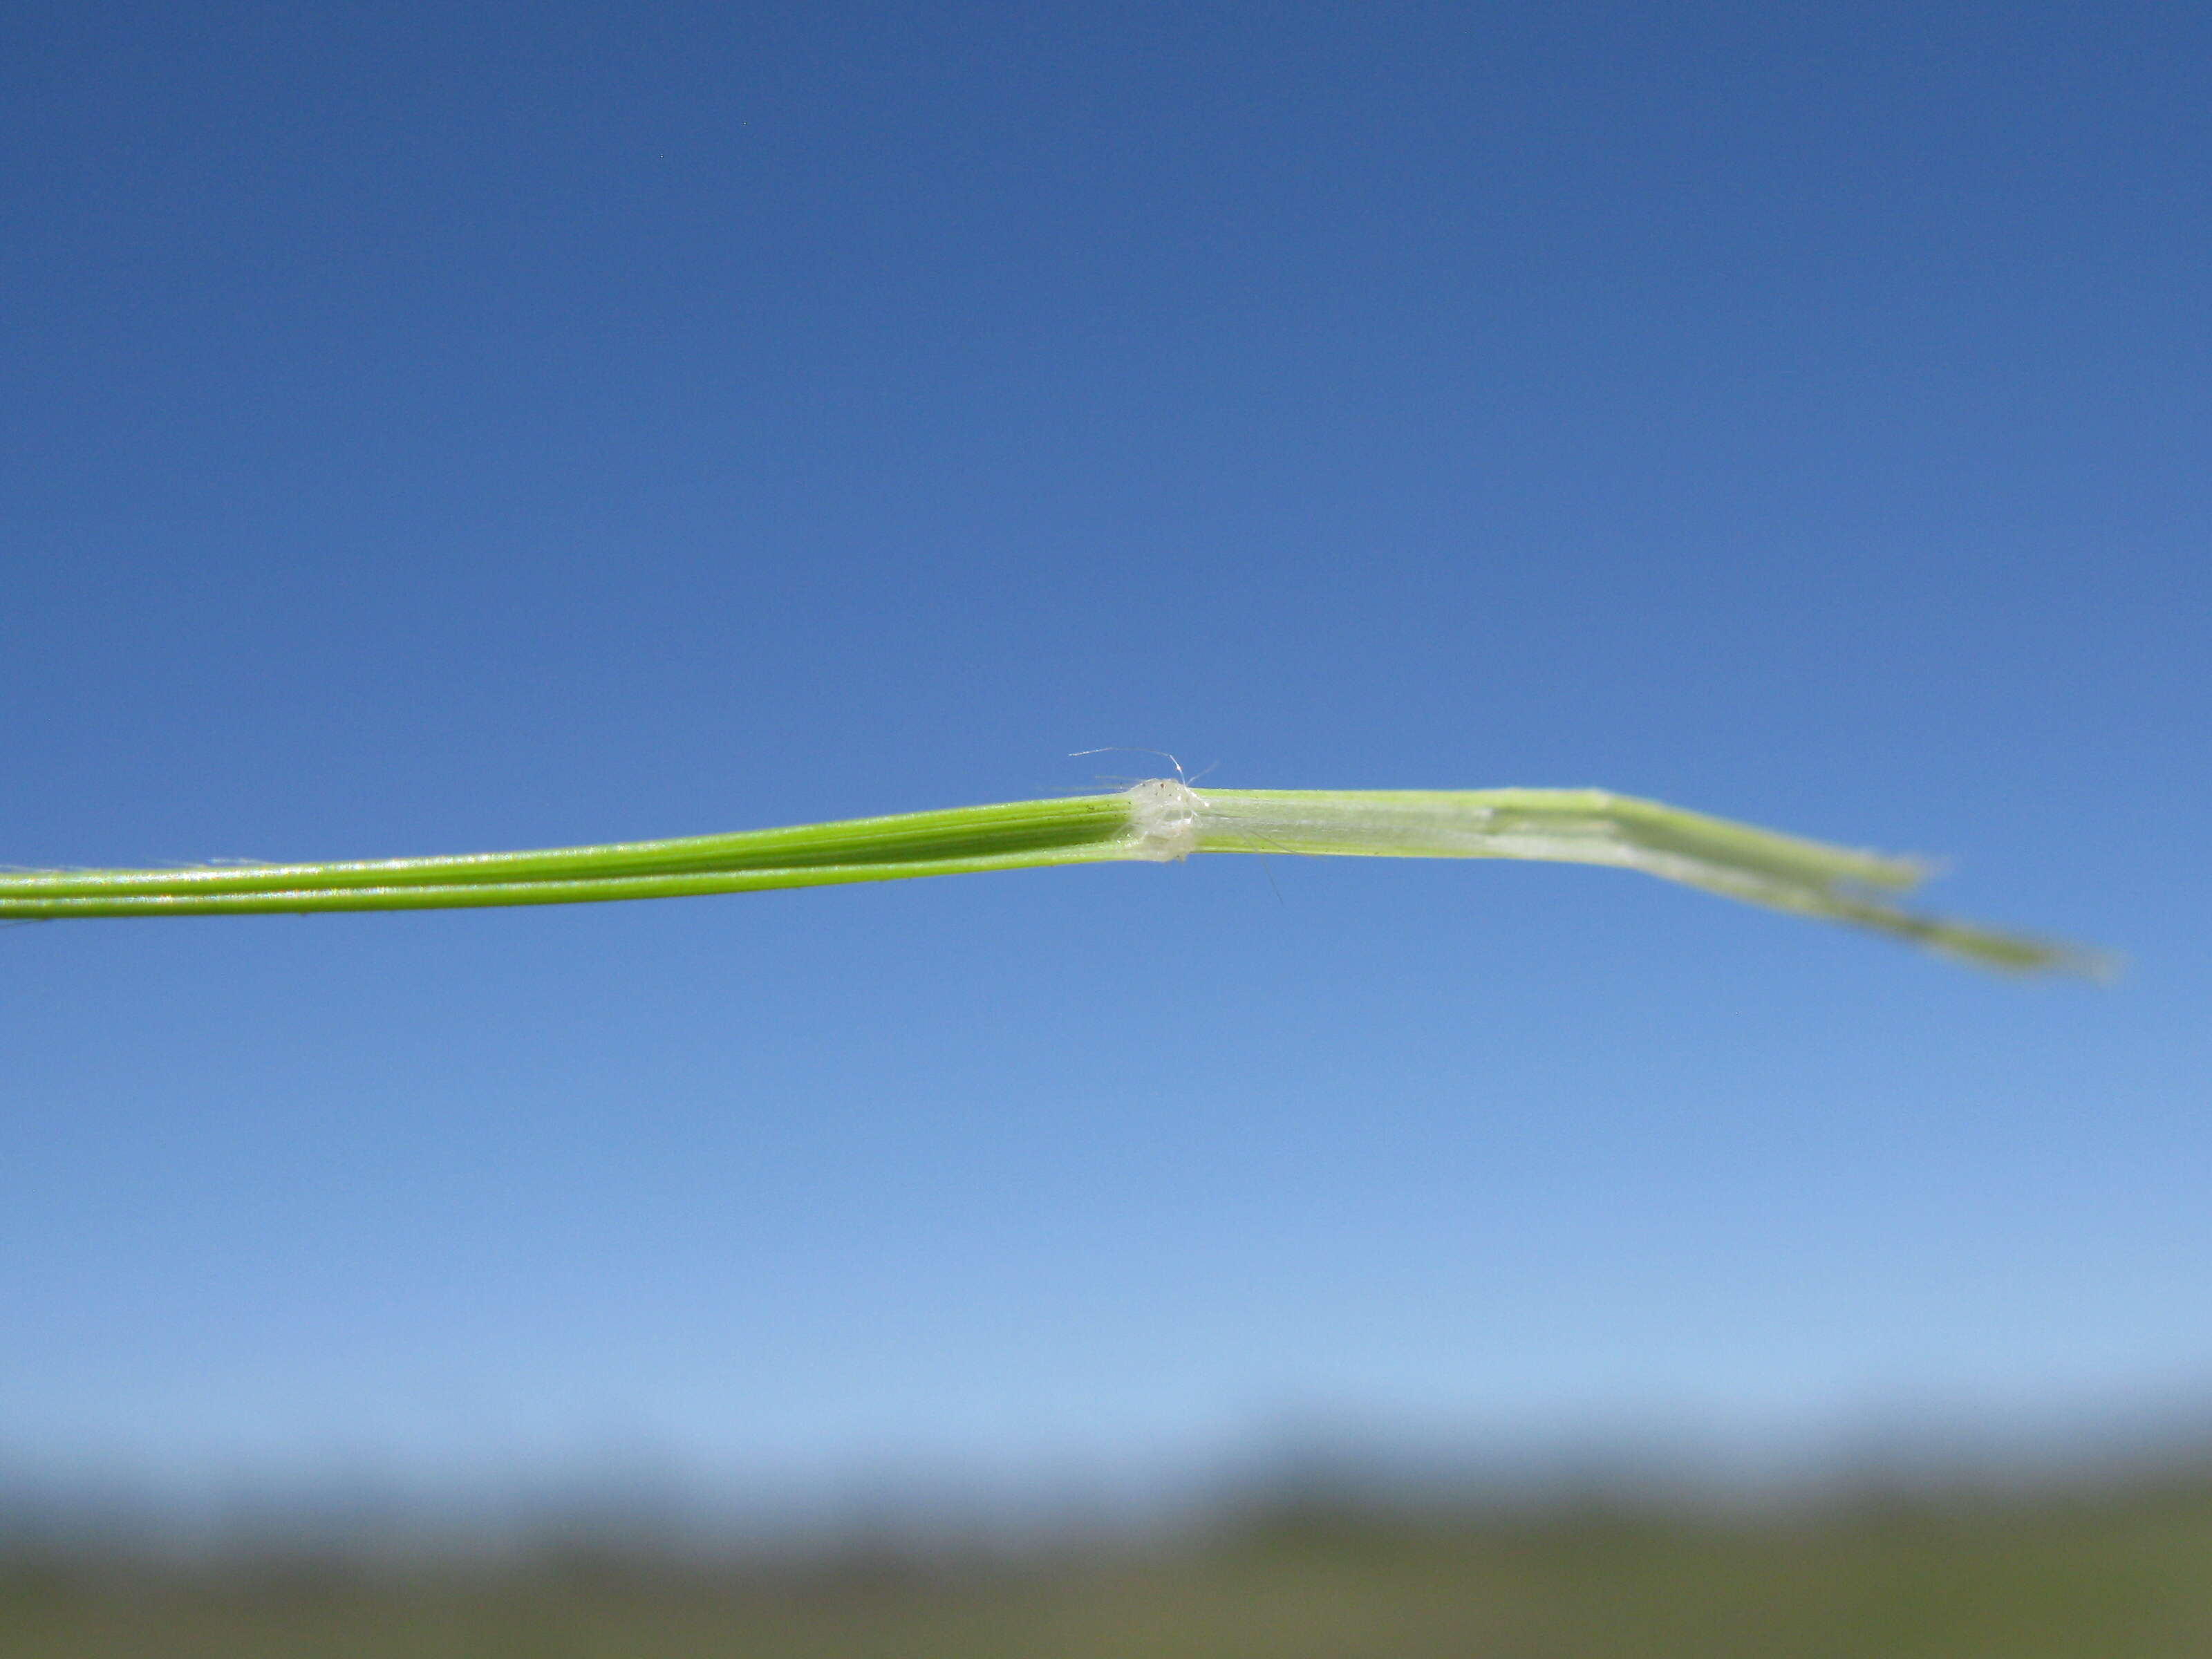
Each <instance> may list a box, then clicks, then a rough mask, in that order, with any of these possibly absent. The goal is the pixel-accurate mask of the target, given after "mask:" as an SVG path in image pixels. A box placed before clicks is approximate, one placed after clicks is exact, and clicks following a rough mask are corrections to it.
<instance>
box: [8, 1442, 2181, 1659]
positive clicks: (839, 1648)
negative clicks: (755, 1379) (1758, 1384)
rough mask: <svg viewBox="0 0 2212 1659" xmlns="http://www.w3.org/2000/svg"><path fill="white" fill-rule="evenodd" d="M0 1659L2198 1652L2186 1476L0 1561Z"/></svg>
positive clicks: (2002, 1658)
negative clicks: (1873, 1496) (351, 1560)
mask: <svg viewBox="0 0 2212 1659" xmlns="http://www.w3.org/2000/svg"><path fill="white" fill-rule="evenodd" d="M0 1653H4V1654H6V1655H7V1656H9V1659H60V1656H64V1655H66V1656H71V1659H77V1656H116V1659H126V1656H127V1659H156V1656H159V1659H183V1656H209V1659H215V1656H221V1659H262V1656H270V1659H274V1656H278V1655H283V1656H286V1659H321V1656H330V1659H337V1656H346V1659H380V1656H392V1659H402V1656H404V1659H433V1656H435V1659H461V1656H471V1659H474V1656H499V1659H587V1656H588V1659H600V1656H605V1659H615V1656H622V1659H659V1656H671V1659H673V1656H678V1655H682V1656H730V1659H741V1656H742V1659H751V1656H755V1655H759V1656H770V1655H773V1656H777V1659H808V1656H823V1659H828V1656H884V1659H922V1656H933V1659H969V1656H975V1659H983V1656H994V1659H996V1656H1029V1655H1050V1656H1070V1659H1090V1656H1098V1659H1107V1656H1114V1659H1122V1656H1130V1655H1148V1656H1159V1659H1176V1656H1194V1659H1195V1656H1208V1659H1292V1656H1297V1659H1347V1656H1366V1655H1375V1656H1390V1659H1431V1656H1434V1659H1444V1656H1451V1659H1480V1656H1492V1655H1495V1656H1499V1659H1506V1656H1511V1659H1577V1656H1585V1655H1591V1656H1595V1655H1604V1656H1638V1659H1665V1656H1672V1655H1685V1656H1687V1655H1697V1656H1700V1659H1730V1656H1746V1659H1750V1656H1759V1659H1773V1656H1791V1659H1824V1656H1845V1655H1849V1656H1883V1659H1911V1656H1921V1655H1926V1656H1930V1659H1933V1656H1938V1655H1940V1656H1943V1659H1969V1656H1984V1655H1986V1656H1990V1659H2039V1656H2045V1655H2069V1656H2070V1655H2079V1656H2094V1659H2130V1656H2138V1655H2140V1656H2143V1659H2186V1656H2192V1655H2205V1656H2212V1484H2192V1485H2191V1486H2186V1487H2167V1488H2164V1489H2160V1490H2155V1491H2154V1490H2148V1489H2144V1488H2142V1487H2137V1488H2135V1489H2132V1490H2128V1491H2109V1490H2108V1491H2103V1492H2075V1493H2072V1494H2070V1495H2063V1496H2060V1495H2052V1494H2049V1493H2045V1494H2044V1495H2042V1496H2039V1497H2035V1498H2020V1497H2014V1498H1990V1497H1984V1498H1977V1499H1968V1498H1953V1499H1950V1500H1948V1501H1937V1500H1935V1499H1931V1498H1921V1499H1918V1500H1916V1501H1910V1502H1907V1501H1891V1502H1887V1503H1881V1504H1876V1503H1860V1504H1853V1505H1843V1504H1834V1505H1830V1506H1827V1507H1826V1508H1823V1509H1820V1510H1801V1511H1796V1512H1794V1513H1791V1514H1785V1515H1776V1516H1767V1517H1765V1518H1763V1519H1752V1518H1747V1517H1744V1516H1737V1517H1735V1518H1733V1519H1717V1518H1711V1517H1706V1518H1702V1519H1701V1518H1692V1517H1687V1516H1685V1515H1683V1514H1681V1513H1675V1514H1673V1515H1671V1516H1669V1515H1664V1514H1662V1513H1660V1512H1659V1511H1657V1510H1646V1511H1644V1512H1643V1513H1641V1514H1638V1513H1634V1512H1631V1511H1629V1510H1620V1509H1616V1510H1612V1511H1610V1512H1606V1513H1600V1512H1597V1511H1595V1510H1586V1511H1583V1512H1580V1513H1577V1512H1574V1511H1571V1510H1554V1511H1552V1512H1550V1513H1548V1514H1531V1515H1525V1516H1521V1517H1520V1518H1517V1519H1516V1518H1511V1517H1499V1516H1491V1517H1488V1518H1468V1517H1464V1516H1462V1517H1458V1518H1454V1517H1450V1516H1443V1517H1439V1516H1433V1515H1431V1516H1428V1517H1426V1518H1407V1517H1404V1516H1400V1517H1398V1518H1395V1519H1393V1518H1390V1517H1389V1516H1380V1515H1376V1514H1374V1513H1366V1514H1359V1513H1355V1512H1353V1511H1352V1510H1345V1509H1334V1510H1332V1509H1328V1508H1326V1507H1312V1506H1309V1507H1305V1508H1301V1509H1290V1508H1285V1509H1279V1510H1277V1511H1275V1512H1273V1514H1271V1515H1267V1516H1261V1517H1259V1518H1253V1519H1247V1520H1245V1521H1242V1522H1237V1523H1234V1524H1229V1523H1223V1524H1219V1525H1217V1526H1215V1527H1213V1528H1210V1529H1206V1530H1204V1531H1201V1532H1198V1533H1194V1534H1190V1535H1188V1536H1187V1537H1184V1538H1182V1539H1181V1540H1179V1541H1169V1540H1162V1539H1155V1540H1153V1541H1151V1542H1149V1543H1132V1542H1127V1541H1125V1542H1122V1543H1118V1544H1114V1545H1100V1546H1097V1547H1088V1548H1084V1549H1073V1548H1069V1549H1064V1550H1063V1551H1062V1552H1061V1553H1060V1554H1059V1555H1057V1556H1056V1557H1054V1558H1053V1559H1037V1558H1034V1557H1033V1558H1031V1559H1026V1560H1023V1561H1019V1562H1014V1561H1009V1560H1007V1559H1003V1558H1002V1559H996V1560H993V1559H986V1558H984V1557H982V1556H980V1555H976V1556H971V1557H969V1558H967V1559H964V1560H951V1559H947V1558H946V1557H945V1556H944V1555H942V1554H938V1555H934V1556H929V1557H925V1556H924V1555H922V1554H920V1553H908V1552H900V1551H893V1550H876V1551H872V1552H863V1551H859V1550H854V1551H848V1552H842V1553H835V1552H833V1553H824V1554H822V1555H820V1556H817V1557H814V1558H811V1559H808V1560H807V1561H805V1562H804V1563H800V1564H790V1563H787V1564H785V1565H780V1566H771V1565H763V1564H761V1563H758V1562H755V1563H752V1564H750V1565H748V1564H743V1563H734V1562H733V1563H727V1564H721V1565H712V1564H702V1563H700V1562H699V1561H697V1560H696V1559H695V1560H690V1561H688V1562H687V1561H679V1560H678V1558H676V1557H674V1556H672V1555H671V1556H668V1557H664V1558H659V1559H656V1558H654V1557H653V1556H651V1555H649V1554H647V1553H638V1552H635V1551H633V1552H629V1553H615V1552H611V1551H592V1550H588V1549H580V1548H576V1547H569V1548H568V1549H566V1550H562V1551H552V1552H544V1553H538V1554H535V1555H533V1556H532V1557H530V1558H529V1559H528V1560H527V1562H526V1564H516V1563H513V1562H509V1563H508V1564H507V1565H489V1564H486V1563H485V1562H483V1561H481V1560H480V1561H478V1562H477V1563H476V1564H475V1565H465V1564H461V1563H459V1562H455V1561H448V1562H447V1563H445V1564H443V1565H439V1564H435V1563H433V1564H431V1565H422V1564H421V1563H419V1562H418V1563H417V1564H416V1565H413V1566H410V1567H408V1568H405V1569H399V1568H393V1567H386V1568H383V1569H380V1570H370V1569H368V1568H363V1567H359V1566H353V1567H349V1566H345V1565H340V1564H338V1563H337V1561H336V1560H335V1559H328V1558H325V1559H321V1560H319V1561H317V1560H313V1559H295V1560H293V1561H291V1562H289V1564H281V1563H279V1562H278V1561H276V1559H273V1558H272V1559H261V1560H259V1561H258V1563H257V1562H249V1561H246V1560H243V1559H233V1560H231V1561H229V1562H228V1564H227V1565H222V1566H209V1565H202V1566H200V1567H197V1568H194V1569H185V1568H179V1567H170V1568H168V1569H166V1570H164V1569H156V1568H155V1567H153V1566H150V1565H144V1564H143V1563H141V1564H138V1565H131V1563H129V1562H127V1561H126V1560H125V1559H123V1558H122V1557H120V1556H119V1555H114V1554H110V1555H107V1556H106V1557H105V1558H104V1559H102V1558H100V1557H99V1556H98V1555H97V1554H96V1553H91V1552H87V1551H82V1550H80V1551H77V1552H76V1553H56V1552H53V1551H48V1552H46V1553H44V1554H35V1553H27V1552H24V1553H18V1554H17V1555H16V1556H15V1558H14V1559H12V1560H10V1561H9V1563H8V1565H5V1566H4V1567H0Z"/></svg>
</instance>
